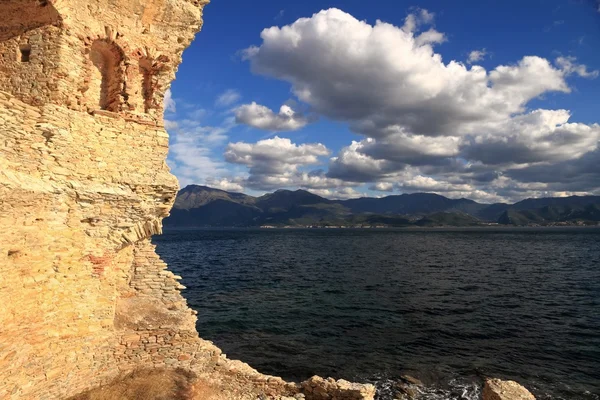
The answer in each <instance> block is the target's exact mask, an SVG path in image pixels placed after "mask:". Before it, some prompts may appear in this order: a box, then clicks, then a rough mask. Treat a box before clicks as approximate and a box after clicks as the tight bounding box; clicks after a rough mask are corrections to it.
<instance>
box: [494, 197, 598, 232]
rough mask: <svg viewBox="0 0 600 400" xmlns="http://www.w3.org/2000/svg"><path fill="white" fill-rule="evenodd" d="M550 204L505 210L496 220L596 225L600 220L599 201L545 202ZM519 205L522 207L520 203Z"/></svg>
mask: <svg viewBox="0 0 600 400" xmlns="http://www.w3.org/2000/svg"><path fill="white" fill-rule="evenodd" d="M547 203H548V204H550V205H546V206H544V207H540V208H535V209H521V210H519V209H517V208H516V207H513V208H511V209H509V210H506V211H505V212H504V213H503V214H502V215H501V216H500V218H499V219H498V222H499V223H501V224H506V225H521V226H522V225H564V224H569V225H572V224H577V225H596V224H597V223H599V222H600V203H597V204H586V205H578V204H582V203H578V202H575V205H556V204H564V202H562V201H559V202H547ZM521 207H523V206H522V205H521Z"/></svg>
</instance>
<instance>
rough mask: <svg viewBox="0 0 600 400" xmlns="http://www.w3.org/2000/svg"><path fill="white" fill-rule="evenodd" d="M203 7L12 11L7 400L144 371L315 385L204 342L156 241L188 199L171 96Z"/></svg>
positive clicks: (0, 361) (244, 388) (15, 3)
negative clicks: (175, 148) (171, 121)
mask: <svg viewBox="0 0 600 400" xmlns="http://www.w3.org/2000/svg"><path fill="white" fill-rule="evenodd" d="M205 3H206V1H204V0H86V1H84V0H3V1H2V2H1V3H0V15H1V16H2V20H1V21H0V228H1V229H0V301H1V302H2V307H0V399H36V400H44V399H62V398H66V397H68V396H71V395H74V394H77V393H79V392H82V391H84V390H85V389H88V388H90V387H94V386H97V385H101V384H103V383H106V382H108V381H110V380H112V379H113V378H115V377H116V376H118V375H120V374H123V373H126V372H128V371H131V370H134V369H137V368H140V367H143V368H153V367H154V368H176V367H181V368H185V369H187V370H192V371H194V372H195V373H197V374H199V375H202V376H204V377H205V378H206V379H208V380H210V379H217V377H219V376H225V377H227V379H225V380H222V384H223V385H230V386H231V385H233V386H235V388H234V389H235V391H237V392H236V393H239V396H238V397H239V398H244V399H246V398H248V399H250V398H252V399H255V398H256V395H257V394H265V395H270V396H272V397H277V396H283V395H291V394H296V393H298V392H300V391H302V390H304V387H303V386H300V385H297V384H293V383H287V382H284V381H283V380H281V379H279V378H276V377H269V376H264V375H261V374H259V373H258V372H257V371H255V370H253V369H252V368H250V367H249V366H247V365H246V364H244V363H241V362H239V361H230V360H228V359H227V358H226V357H225V355H223V354H221V351H220V350H219V349H218V348H217V347H215V346H214V345H213V344H212V343H210V342H207V341H204V340H202V339H200V338H199V337H198V334H197V332H196V330H195V323H196V317H195V312H194V311H192V310H191V309H189V308H188V307H187V305H186V302H185V299H184V298H183V297H182V296H181V294H180V290H181V289H182V288H183V287H182V286H181V285H180V284H179V282H178V280H179V279H180V278H179V277H177V276H175V275H173V274H172V273H171V272H169V271H168V270H167V269H166V265H165V263H164V262H162V261H161V260H160V258H159V257H158V256H157V255H156V253H155V251H154V246H152V244H151V243H150V240H149V238H150V237H151V236H152V235H154V234H159V233H161V220H162V218H164V217H165V216H167V215H168V212H169V210H170V208H171V206H172V204H173V201H174V199H175V195H176V192H177V189H178V185H177V181H176V179H175V177H174V176H173V175H171V173H170V172H169V169H168V167H167V165H166V163H165V160H166V157H167V152H168V135H167V132H166V131H165V129H164V127H163V125H162V123H163V120H162V113H163V97H164V93H165V91H166V89H167V88H168V87H169V85H170V82H171V80H172V79H173V78H174V76H175V72H176V69H177V67H178V65H179V63H180V62H181V55H182V52H183V50H184V49H185V48H186V47H187V46H188V45H189V44H190V42H191V41H192V39H193V37H194V35H195V33H196V32H197V31H198V30H199V29H200V26H201V24H202V10H203V7H204V5H205ZM323 385H325V386H327V387H328V388H331V390H333V391H334V392H332V393H334V394H333V395H332V396H333V397H331V398H332V399H345V398H348V399H351V398H368V397H369V396H371V397H372V392H373V389H372V388H371V387H363V386H360V385H359V386H352V385H350V386H348V385H347V383H345V382H341V383H340V384H339V385H338V383H336V382H335V381H318V380H317V381H314V382H312V384H309V385H308V386H306V390H305V391H306V392H307V398H311V393H317V394H318V396H321V395H322V394H323V393H324V390H325V389H323V390H320V389H318V388H319V387H320V386H323ZM230 389H231V388H230ZM232 390H233V389H232ZM361 391H362V392H364V393H366V395H365V396H363V395H362V394H360V393H361ZM325 392H327V390H325ZM364 393H363V394H364ZM315 396H317V395H316V394H315V395H312V397H313V398H321V397H318V396H317V397H315Z"/></svg>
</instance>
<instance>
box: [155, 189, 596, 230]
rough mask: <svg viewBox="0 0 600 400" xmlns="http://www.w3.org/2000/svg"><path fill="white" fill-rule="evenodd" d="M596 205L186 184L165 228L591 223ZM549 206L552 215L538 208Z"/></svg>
mask: <svg viewBox="0 0 600 400" xmlns="http://www.w3.org/2000/svg"><path fill="white" fill-rule="evenodd" d="M595 204H597V205H598V207H599V208H600V196H570V197H545V198H539V199H533V198H530V199H525V200H522V201H519V202H516V203H514V204H509V203H494V204H486V203H478V202H476V201H474V200H471V199H467V198H461V199H450V198H447V197H445V196H442V195H439V194H435V193H404V194H399V195H390V196H385V197H381V198H375V197H361V198H356V199H348V200H331V199H327V198H324V197H321V196H319V195H316V194H314V193H311V192H309V191H306V190H303V189H298V190H294V191H292V190H287V189H279V190H277V191H275V192H272V193H267V194H264V195H262V196H258V197H254V196H250V195H246V194H244V193H238V192H228V191H225V190H221V189H215V188H211V187H208V186H202V185H189V186H186V187H185V188H183V189H181V190H180V191H179V193H178V195H177V199H176V201H175V205H174V207H173V210H172V211H171V216H169V217H168V218H166V219H165V221H164V222H165V226H166V227H210V226H220V227H226V226H232V227H235V226H238V227H250V226H355V227H367V226H474V225H489V224H503V225H551V224H559V223H560V224H584V225H590V224H592V225H593V224H594V223H597V222H598V221H600V216H599V214H600V213H598V212H596V211H595V210H596V208H594V207H591V208H589V207H588V206H591V205H595ZM548 207H550V208H551V209H552V211H551V212H550V211H544V210H543V208H548ZM586 207H588V208H589V210H588V209H587V208H586ZM586 210H587V211H586Z"/></svg>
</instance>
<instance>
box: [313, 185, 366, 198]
mask: <svg viewBox="0 0 600 400" xmlns="http://www.w3.org/2000/svg"><path fill="white" fill-rule="evenodd" d="M310 191H311V192H312V193H314V194H316V195H318V196H321V197H325V198H326V199H331V200H348V199H357V198H359V197H369V195H368V194H367V193H364V192H359V191H357V190H355V189H353V188H350V187H345V188H340V189H311V190H310Z"/></svg>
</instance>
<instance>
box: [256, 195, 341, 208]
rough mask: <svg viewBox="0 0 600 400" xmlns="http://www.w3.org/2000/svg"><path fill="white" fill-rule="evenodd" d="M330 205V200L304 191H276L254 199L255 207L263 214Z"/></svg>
mask: <svg viewBox="0 0 600 400" xmlns="http://www.w3.org/2000/svg"><path fill="white" fill-rule="evenodd" d="M331 203H332V201H331V200H328V199H325V198H323V197H321V196H317V195H316V194H312V193H310V192H307V191H306V190H295V191H291V190H277V191H276V192H274V193H269V194H265V195H264V196H261V197H258V198H256V206H257V207H260V208H261V209H262V210H264V211H265V212H281V211H286V210H289V209H290V208H293V207H299V206H306V205H314V204H331Z"/></svg>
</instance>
